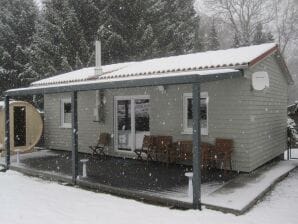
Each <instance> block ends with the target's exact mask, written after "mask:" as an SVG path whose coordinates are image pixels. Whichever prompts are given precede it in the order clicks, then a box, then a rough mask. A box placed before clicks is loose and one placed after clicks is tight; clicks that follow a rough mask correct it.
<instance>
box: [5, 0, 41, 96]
mask: <svg viewBox="0 0 298 224" xmlns="http://www.w3.org/2000/svg"><path fill="white" fill-rule="evenodd" d="M37 13H38V10H37V7H36V5H35V3H34V1H33V0H0V94H2V92H3V91H4V90H6V89H9V88H16V87H20V86H24V85H27V84H28V83H29V82H30V80H31V79H30V77H29V76H28V75H29V74H28V73H26V70H27V69H28V67H29V66H30V65H29V64H28V63H29V60H28V58H29V57H28V51H27V48H28V46H29V45H30V44H31V43H32V36H33V34H34V32H35V21H36V17H37Z"/></svg>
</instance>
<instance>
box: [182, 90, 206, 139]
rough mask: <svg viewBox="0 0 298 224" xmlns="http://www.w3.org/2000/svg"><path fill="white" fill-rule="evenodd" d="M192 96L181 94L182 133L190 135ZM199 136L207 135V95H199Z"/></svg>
mask: <svg viewBox="0 0 298 224" xmlns="http://www.w3.org/2000/svg"><path fill="white" fill-rule="evenodd" d="M192 119H193V116H192V94H191V93H184V94H183V133H184V134H192V122H193V121H192ZM201 134H202V135H207V134H208V93H206V92H204V93H201Z"/></svg>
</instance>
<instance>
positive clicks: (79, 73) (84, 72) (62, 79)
mask: <svg viewBox="0 0 298 224" xmlns="http://www.w3.org/2000/svg"><path fill="white" fill-rule="evenodd" d="M129 64H133V62H128V63H119V64H112V65H105V66H102V72H103V75H104V74H109V73H111V72H114V71H117V70H119V69H121V68H123V67H125V66H128V65H129ZM94 69H95V68H94V67H89V68H83V69H79V70H75V71H71V72H67V73H64V74H61V75H56V76H53V77H50V78H46V79H42V80H39V81H36V82H33V83H31V85H48V84H59V83H66V82H81V81H86V80H94V79H97V78H98V77H97V76H96V75H95V70H94Z"/></svg>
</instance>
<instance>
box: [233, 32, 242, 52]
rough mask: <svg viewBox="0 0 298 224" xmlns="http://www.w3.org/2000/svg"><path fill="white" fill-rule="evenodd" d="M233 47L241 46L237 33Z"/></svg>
mask: <svg viewBox="0 0 298 224" xmlns="http://www.w3.org/2000/svg"><path fill="white" fill-rule="evenodd" d="M232 47H233V48H237V47H240V40H239V36H238V35H237V33H235V34H234V38H233V45H232Z"/></svg>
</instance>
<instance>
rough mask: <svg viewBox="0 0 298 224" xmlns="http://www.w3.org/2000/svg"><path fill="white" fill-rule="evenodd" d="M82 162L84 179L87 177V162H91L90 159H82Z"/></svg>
mask: <svg viewBox="0 0 298 224" xmlns="http://www.w3.org/2000/svg"><path fill="white" fill-rule="evenodd" d="M80 161H81V162H82V163H83V175H82V177H87V162H88V161H89V160H88V159H81V160H80Z"/></svg>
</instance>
